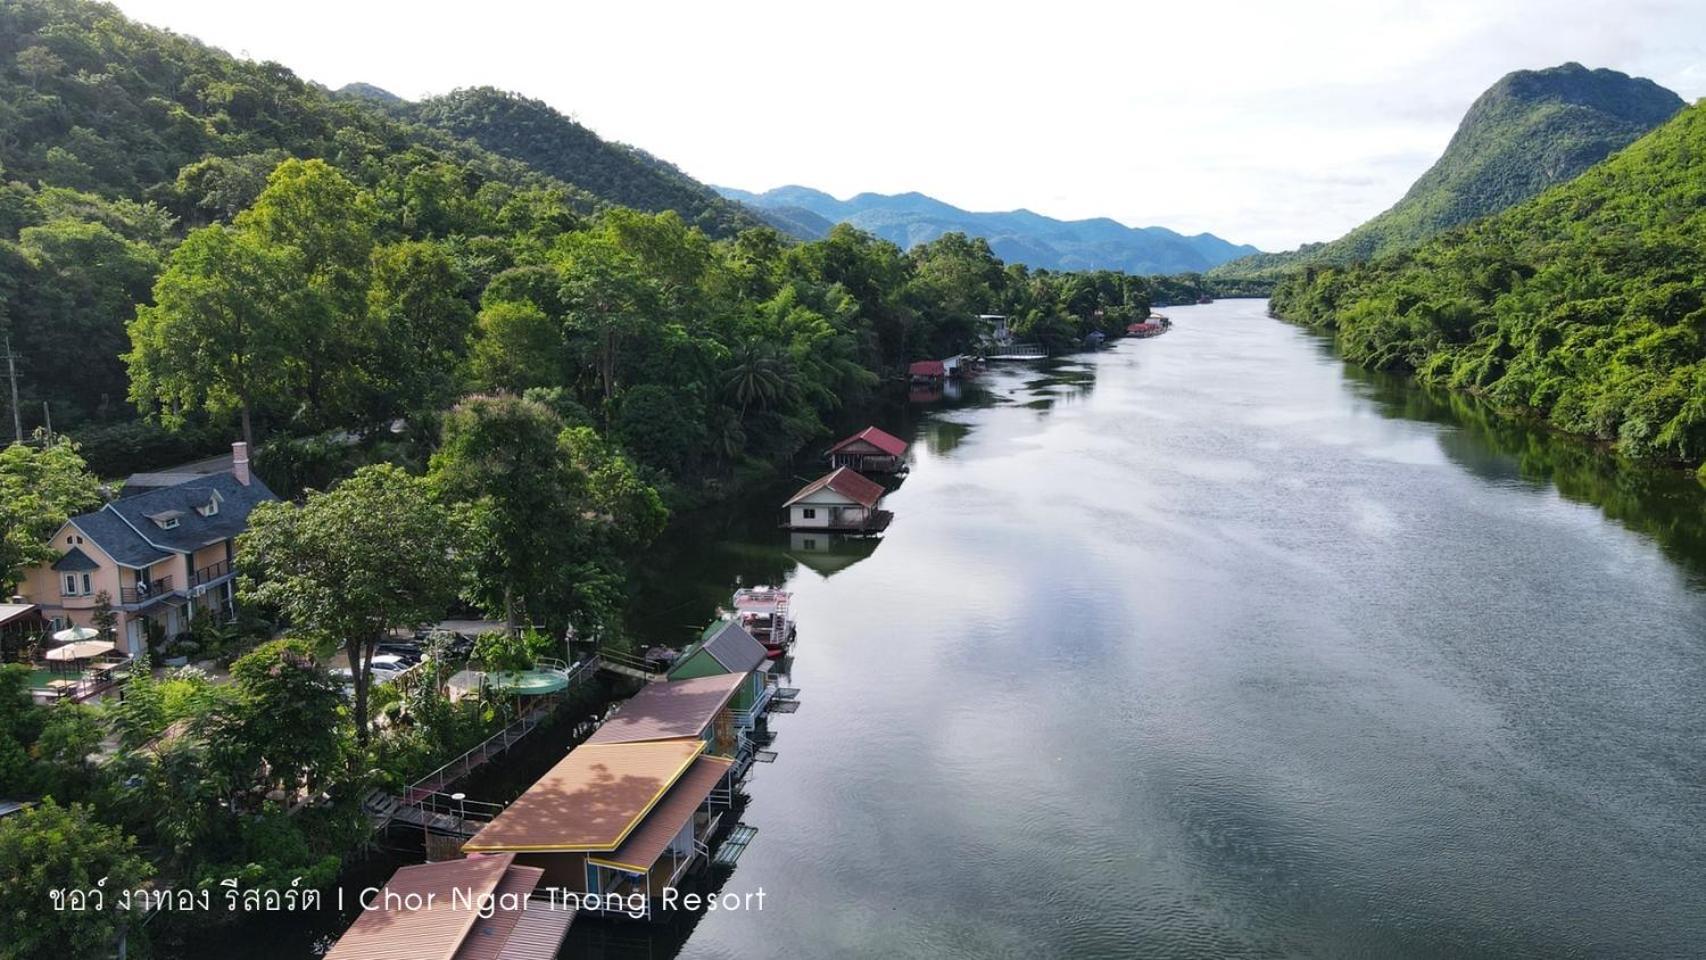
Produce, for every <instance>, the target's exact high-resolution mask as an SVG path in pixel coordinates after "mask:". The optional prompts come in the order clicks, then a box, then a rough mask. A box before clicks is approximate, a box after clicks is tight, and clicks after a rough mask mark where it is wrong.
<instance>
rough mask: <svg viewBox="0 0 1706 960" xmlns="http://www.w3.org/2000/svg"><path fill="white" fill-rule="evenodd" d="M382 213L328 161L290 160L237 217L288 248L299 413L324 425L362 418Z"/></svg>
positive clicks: (249, 229) (252, 231)
mask: <svg viewBox="0 0 1706 960" xmlns="http://www.w3.org/2000/svg"><path fill="white" fill-rule="evenodd" d="M378 220H379V212H378V208H377V206H376V205H375V203H374V201H373V197H372V196H370V195H369V194H368V193H366V192H365V191H363V190H360V189H359V188H357V187H356V185H355V184H354V183H351V182H350V181H349V179H348V178H347V177H345V176H344V175H343V174H341V173H339V172H338V171H337V170H335V169H333V168H332V167H331V165H329V164H327V163H326V162H325V161H324V160H296V159H291V160H286V161H285V162H283V163H281V164H279V165H278V169H276V170H274V171H273V172H272V176H270V177H268V178H267V188H266V189H265V190H263V191H261V195H260V196H259V197H256V198H255V203H254V205H253V206H251V207H249V209H247V210H245V211H243V212H242V213H241V214H239V215H238V217H237V219H236V220H235V221H234V222H235V225H236V226H237V228H238V229H240V230H241V231H243V232H244V233H245V234H247V235H249V236H252V237H254V238H255V239H256V240H257V241H259V242H260V243H262V244H265V245H266V246H267V247H268V248H270V249H273V250H289V251H291V252H292V253H293V254H294V256H293V257H292V259H291V263H292V265H293V266H294V268H295V275H294V276H293V277H292V283H291V285H292V288H293V289H294V290H295V291H296V292H297V296H296V297H295V298H294V299H293V300H292V307H293V309H294V311H295V313H296V317H295V321H296V322H295V325H294V326H295V332H296V336H297V342H296V343H295V344H294V345H293V349H292V350H291V353H290V357H291V361H292V364H293V365H294V366H295V367H296V368H297V369H298V370H299V371H300V377H299V379H298V382H297V383H296V384H295V386H296V387H297V389H299V390H300V391H301V400H302V404H301V407H300V408H299V410H298V417H299V418H300V419H302V420H303V421H304V422H305V423H306V424H307V425H309V426H310V427H314V428H317V429H324V428H326V427H328V426H332V425H335V424H340V423H348V422H351V421H352V420H354V419H355V418H356V415H357V412H358V411H357V407H358V405H359V401H360V396H361V394H362V381H363V379H364V376H365V375H370V374H372V371H371V370H367V371H364V370H362V369H361V366H360V360H361V358H362V357H363V356H365V355H368V353H369V351H370V349H371V344H372V342H373V341H374V339H375V338H376V336H377V335H376V333H375V332H374V331H373V330H372V329H371V327H370V326H369V324H368V322H367V298H368V279H369V269H370V265H371V258H372V253H373V234H374V229H375V227H376V226H377V224H378Z"/></svg>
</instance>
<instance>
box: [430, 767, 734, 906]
mask: <svg viewBox="0 0 1706 960" xmlns="http://www.w3.org/2000/svg"><path fill="white" fill-rule="evenodd" d="M733 764H734V761H733V760H729V759H727V758H724V757H715V756H710V755H709V754H707V753H706V744H705V742H704V741H703V740H698V739H691V738H690V739H675V740H651V741H643V742H635V743H586V744H582V745H581V746H579V747H576V748H575V749H574V750H572V751H570V752H569V755H568V756H566V757H564V758H563V759H562V760H561V761H559V762H558V763H557V765H556V766H554V767H552V768H551V769H550V771H548V772H547V773H546V774H545V775H544V776H543V777H540V778H539V781H538V782H537V783H535V784H534V785H533V786H532V787H529V788H528V790H527V792H526V793H523V794H522V795H521V796H520V797H518V798H516V800H515V802H514V803H511V804H510V805H509V806H508V807H506V808H505V809H504V811H503V812H502V813H500V814H498V815H497V817H495V818H494V819H493V820H492V821H491V822H490V823H488V824H486V826H485V827H484V828H482V829H481V830H480V832H479V833H476V834H475V835H474V837H473V838H472V839H471V840H469V841H468V842H467V843H466V844H464V845H463V847H462V849H463V850H464V851H465V852H468V853H511V854H514V855H515V862H516V863H517V864H520V865H523V866H529V867H537V868H539V869H540V870H541V871H542V872H543V875H544V876H543V881H542V882H544V883H545V884H547V885H550V886H554V887H559V888H561V889H563V890H565V891H568V892H572V893H582V894H598V895H600V897H601V898H609V897H616V898H622V900H624V901H626V900H627V899H628V898H630V897H632V896H634V895H635V894H639V895H640V897H641V898H642V899H644V900H645V901H646V902H647V903H648V905H649V903H650V901H651V900H655V899H657V898H659V897H661V896H662V895H663V891H664V888H665V887H669V886H674V885H676V884H677V883H679V882H680V880H681V878H682V877H683V876H685V875H686V873H687V871H688V870H689V869H691V868H692V867H693V865H694V864H695V863H698V862H700V861H701V859H705V860H708V859H709V858H710V846H709V843H710V840H711V838H712V837H713V836H714V835H715V833H716V831H717V828H718V826H719V824H720V821H721V818H722V814H723V812H724V811H725V810H726V808H727V807H728V806H729V804H730V803H731V800H732V798H731V797H730V796H729V795H728V793H727V792H726V790H719V789H718V788H719V785H721V784H723V783H724V780H725V778H726V776H727V775H728V772H729V768H730V767H731V766H733ZM584 905H585V901H583V906H584ZM609 909H610V911H612V912H617V911H621V910H624V909H626V907H624V906H620V905H618V904H615V903H612V904H610V906H609ZM646 914H647V915H648V916H650V915H651V911H650V909H649V906H648V909H647V910H646Z"/></svg>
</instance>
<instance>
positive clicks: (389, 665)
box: [373, 653, 414, 683]
mask: <svg viewBox="0 0 1706 960" xmlns="http://www.w3.org/2000/svg"><path fill="white" fill-rule="evenodd" d="M412 666H414V664H412V663H409V662H408V661H407V660H404V659H403V658H402V657H399V656H397V655H396V654H394V653H376V654H374V655H373V679H375V680H378V681H379V682H381V683H384V682H385V681H387V680H395V679H396V678H397V675H398V674H400V673H402V672H403V671H405V670H407V669H409V668H410V667H412Z"/></svg>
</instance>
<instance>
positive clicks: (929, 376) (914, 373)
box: [906, 360, 948, 384]
mask: <svg viewBox="0 0 1706 960" xmlns="http://www.w3.org/2000/svg"><path fill="white" fill-rule="evenodd" d="M906 375H907V377H908V378H910V379H911V380H912V382H913V383H920V384H923V383H941V382H942V381H943V380H946V379H948V368H947V366H946V365H944V364H943V363H942V361H940V360H915V361H913V362H912V363H911V364H910V365H908V366H907V368H906Z"/></svg>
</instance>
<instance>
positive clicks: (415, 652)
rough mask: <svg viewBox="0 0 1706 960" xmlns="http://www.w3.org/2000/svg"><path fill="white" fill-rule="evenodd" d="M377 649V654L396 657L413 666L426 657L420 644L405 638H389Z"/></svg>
mask: <svg viewBox="0 0 1706 960" xmlns="http://www.w3.org/2000/svg"><path fill="white" fill-rule="evenodd" d="M376 650H377V652H376V654H375V656H390V657H396V658H397V659H399V660H401V661H403V662H404V663H406V664H408V665H409V666H411V667H412V666H414V665H416V664H418V663H420V662H421V661H422V660H425V659H426V653H425V651H423V650H421V648H420V647H419V646H418V645H416V644H414V643H411V642H409V641H405V640H387V641H385V642H384V643H381V644H380V645H379V646H378V647H377V648H376Z"/></svg>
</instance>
